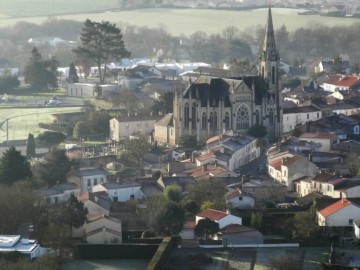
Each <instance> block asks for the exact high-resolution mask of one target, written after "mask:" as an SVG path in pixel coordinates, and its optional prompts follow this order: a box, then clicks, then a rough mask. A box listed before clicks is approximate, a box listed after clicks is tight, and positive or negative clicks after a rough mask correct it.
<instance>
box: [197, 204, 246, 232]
mask: <svg viewBox="0 0 360 270" xmlns="http://www.w3.org/2000/svg"><path fill="white" fill-rule="evenodd" d="M205 218H208V219H211V220H213V221H215V222H217V223H218V224H219V227H220V229H223V228H225V227H226V226H228V225H231V224H238V225H242V219H241V217H237V216H234V215H231V214H228V213H226V212H222V211H218V210H214V209H206V210H204V211H202V212H200V213H198V214H196V217H195V220H196V224H198V222H199V220H200V219H205Z"/></svg>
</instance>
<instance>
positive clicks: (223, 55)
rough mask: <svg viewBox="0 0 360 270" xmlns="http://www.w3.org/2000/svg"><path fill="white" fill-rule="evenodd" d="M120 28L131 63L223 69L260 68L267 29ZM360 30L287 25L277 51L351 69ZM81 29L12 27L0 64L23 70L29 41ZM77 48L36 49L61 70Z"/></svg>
mask: <svg viewBox="0 0 360 270" xmlns="http://www.w3.org/2000/svg"><path fill="white" fill-rule="evenodd" d="M119 26H120V28H121V29H122V33H123V37H124V41H125V45H126V49H127V50H128V51H130V52H131V57H132V58H135V57H147V58H157V59H158V61H159V62H166V61H167V60H172V61H181V60H190V61H202V62H207V63H210V64H212V65H213V66H214V67H222V65H223V63H224V62H229V61H230V60H234V59H236V60H245V59H247V60H248V61H249V62H250V63H256V62H257V61H258V58H257V51H258V49H259V47H261V46H262V42H263V39H264V34H265V27H264V26H259V25H258V26H254V27H251V28H247V29H245V30H243V31H240V30H239V29H238V28H236V27H234V26H228V27H226V28H225V29H224V30H223V31H221V33H218V34H212V35H208V34H206V33H205V31H204V32H203V31H198V32H195V33H193V34H192V35H190V36H185V35H182V36H173V35H171V33H170V32H169V31H168V30H167V29H166V26H159V27H157V28H148V27H139V26H134V25H128V24H124V23H120V24H119ZM359 26H360V23H357V24H354V25H352V26H335V27H328V26H324V25H314V26H310V27H309V28H299V29H297V30H295V31H293V32H290V31H288V30H287V28H286V26H284V25H283V26H281V27H280V28H279V29H276V41H277V47H278V48H279V51H280V56H281V58H282V61H284V62H287V63H289V64H295V65H301V64H302V63H304V62H305V61H306V60H308V59H311V60H318V59H321V58H335V57H336V56H338V55H339V54H347V55H349V57H350V59H351V60H352V64H359V63H360V56H359V54H358V53H357V52H358V51H359V49H360V32H359V31H358V29H359ZM82 27H83V23H81V22H76V21H70V20H58V19H56V18H50V19H48V20H47V21H45V22H44V23H43V24H41V25H36V24H32V23H27V22H19V23H17V24H15V25H14V26H12V27H7V28H0V33H1V34H0V40H1V44H2V46H0V59H8V60H10V61H12V62H13V64H15V65H17V66H20V67H21V71H23V67H24V66H25V65H26V63H27V61H28V58H29V56H30V52H31V50H32V47H33V46H32V45H30V44H29V43H28V40H29V39H30V38H33V37H59V38H62V39H64V40H71V41H79V35H80V33H81V29H82ZM73 48H74V46H71V45H62V46H58V47H56V48H52V47H50V46H49V45H46V44H45V45H42V46H38V50H39V52H40V53H41V54H42V55H49V56H51V57H54V58H55V59H56V60H57V61H58V62H59V65H60V66H69V65H70V63H72V62H74V59H76V57H75V54H74V52H73V51H72V50H73Z"/></svg>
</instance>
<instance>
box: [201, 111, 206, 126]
mask: <svg viewBox="0 0 360 270" xmlns="http://www.w3.org/2000/svg"><path fill="white" fill-rule="evenodd" d="M201 128H202V129H206V128H207V117H206V113H205V112H203V113H202V117H201Z"/></svg>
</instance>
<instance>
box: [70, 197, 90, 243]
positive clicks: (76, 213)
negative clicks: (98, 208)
mask: <svg viewBox="0 0 360 270" xmlns="http://www.w3.org/2000/svg"><path fill="white" fill-rule="evenodd" d="M66 212H67V213H68V216H69V221H68V224H69V227H70V237H71V232H72V228H73V227H74V228H79V227H80V226H82V225H84V222H85V221H86V215H87V214H88V210H87V208H85V207H84V203H83V202H81V201H79V200H78V199H77V198H76V197H75V195H74V194H71V196H70V198H69V200H68V202H67V204H66Z"/></svg>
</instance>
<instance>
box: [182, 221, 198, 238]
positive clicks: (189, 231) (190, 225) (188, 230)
mask: <svg viewBox="0 0 360 270" xmlns="http://www.w3.org/2000/svg"><path fill="white" fill-rule="evenodd" d="M195 227H196V222H195V220H186V221H185V223H184V226H183V229H182V230H181V232H180V233H179V235H180V236H181V239H184V240H194V239H195V233H194V229H195Z"/></svg>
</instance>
